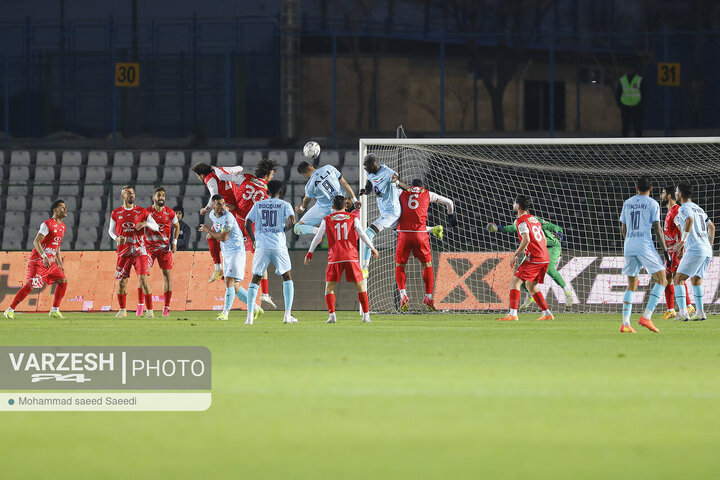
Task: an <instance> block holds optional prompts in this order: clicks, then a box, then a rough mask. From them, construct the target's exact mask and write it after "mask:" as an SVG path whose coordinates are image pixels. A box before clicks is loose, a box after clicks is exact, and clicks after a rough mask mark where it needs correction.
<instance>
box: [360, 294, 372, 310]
mask: <svg viewBox="0 0 720 480" xmlns="http://www.w3.org/2000/svg"><path fill="white" fill-rule="evenodd" d="M358 300H359V301H360V308H362V311H363V313H368V312H369V311H370V299H368V294H367V292H358Z"/></svg>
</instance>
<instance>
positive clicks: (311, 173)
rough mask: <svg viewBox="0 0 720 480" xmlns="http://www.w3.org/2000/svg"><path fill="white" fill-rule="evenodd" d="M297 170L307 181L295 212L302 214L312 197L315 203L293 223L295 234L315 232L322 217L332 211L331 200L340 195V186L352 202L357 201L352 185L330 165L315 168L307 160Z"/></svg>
mask: <svg viewBox="0 0 720 480" xmlns="http://www.w3.org/2000/svg"><path fill="white" fill-rule="evenodd" d="M297 171H298V173H299V174H300V175H302V176H303V177H305V178H307V179H308V181H307V183H306V184H305V197H303V200H302V204H301V205H298V206H297V207H296V208H295V212H296V213H297V214H298V215H302V214H303V212H305V210H306V209H307V207H308V205H309V204H310V201H311V200H312V199H313V198H314V199H315V200H316V201H315V205H313V206H312V207H311V208H310V210H308V211H307V212H305V215H303V216H302V218H301V219H300V221H299V222H298V223H296V224H295V228H294V229H293V231H294V232H295V233H296V234H298V235H304V234H309V233H313V234H314V233H317V226H318V225H320V222H321V221H322V219H323V218H325V217H326V216H328V215H330V214H331V213H332V212H333V209H332V202H333V199H334V198H335V197H336V196H338V195H342V191H341V188H342V190H345V192H346V193H347V196H348V198H350V199H351V201H352V202H353V203H357V198H355V192H353V189H352V187H351V186H350V185H349V184H348V183H347V181H346V180H345V179H344V178H343V176H342V175H341V174H340V172H339V171H338V169H337V168H335V167H333V166H332V165H324V166H322V167H320V168H318V169H315V167H313V166H312V165H310V164H309V163H308V162H302V163H301V164H300V165H298V167H297ZM357 208H360V207H357Z"/></svg>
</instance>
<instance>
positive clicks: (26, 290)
mask: <svg viewBox="0 0 720 480" xmlns="http://www.w3.org/2000/svg"><path fill="white" fill-rule="evenodd" d="M30 292H32V287H31V286H30V285H23V287H22V288H21V289H20V290H18V292H17V293H16V294H15V298H14V299H13V301H12V303H11V304H10V308H12V309H13V310H15V307H17V306H18V305H19V304H20V302H22V301H23V300H25V297H27V296H28V295H30Z"/></svg>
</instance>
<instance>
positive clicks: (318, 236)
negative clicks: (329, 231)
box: [305, 219, 326, 265]
mask: <svg viewBox="0 0 720 480" xmlns="http://www.w3.org/2000/svg"><path fill="white" fill-rule="evenodd" d="M325 229H326V225H325V219H323V220H322V222H320V225H319V226H318V231H317V233H316V234H315V236H314V237H313V239H312V242H311V243H310V248H309V249H308V253H307V254H306V255H305V265H310V260H312V256H313V252H314V251H315V249H316V248H317V246H318V245H320V242H322V239H323V237H324V236H325Z"/></svg>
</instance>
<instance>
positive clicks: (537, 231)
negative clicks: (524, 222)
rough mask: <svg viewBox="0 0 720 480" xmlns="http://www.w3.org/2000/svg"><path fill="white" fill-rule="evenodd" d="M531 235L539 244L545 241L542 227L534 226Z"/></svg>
mask: <svg viewBox="0 0 720 480" xmlns="http://www.w3.org/2000/svg"><path fill="white" fill-rule="evenodd" d="M532 233H533V237H535V240H537V241H538V242H541V241H543V240H544V239H545V234H544V233H543V229H542V227H539V226H537V225H534V226H533V227H532Z"/></svg>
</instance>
